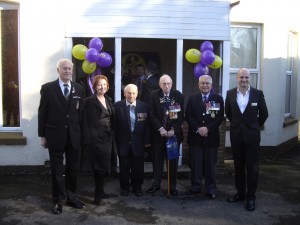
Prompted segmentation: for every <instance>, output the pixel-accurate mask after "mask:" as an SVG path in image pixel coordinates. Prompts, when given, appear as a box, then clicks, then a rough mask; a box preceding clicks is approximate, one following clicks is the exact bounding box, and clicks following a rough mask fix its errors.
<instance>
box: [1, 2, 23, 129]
mask: <svg viewBox="0 0 300 225" xmlns="http://www.w3.org/2000/svg"><path fill="white" fill-rule="evenodd" d="M0 7H1V8H2V10H1V11H0V15H1V17H0V18H1V21H0V23H1V24H0V26H1V29H0V36H1V43H0V51H1V56H0V62H1V63H0V79H1V81H2V85H1V87H0V97H1V98H0V99H1V102H0V131H13V130H19V129H20V104H19V67H18V58H19V57H18V46H19V45H18V43H19V41H18V30H19V28H18V5H13V4H8V3H0Z"/></svg>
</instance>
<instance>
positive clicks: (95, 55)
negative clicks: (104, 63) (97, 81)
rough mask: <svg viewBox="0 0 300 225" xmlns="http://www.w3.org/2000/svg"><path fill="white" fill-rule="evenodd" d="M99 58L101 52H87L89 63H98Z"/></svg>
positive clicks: (94, 50) (91, 50) (86, 57)
mask: <svg viewBox="0 0 300 225" xmlns="http://www.w3.org/2000/svg"><path fill="white" fill-rule="evenodd" d="M98 58H99V52H98V51H97V50H96V49H95V48H89V49H88V50H87V51H86V52H85V59H86V60H87V61H89V62H92V63H93V62H97V60H98Z"/></svg>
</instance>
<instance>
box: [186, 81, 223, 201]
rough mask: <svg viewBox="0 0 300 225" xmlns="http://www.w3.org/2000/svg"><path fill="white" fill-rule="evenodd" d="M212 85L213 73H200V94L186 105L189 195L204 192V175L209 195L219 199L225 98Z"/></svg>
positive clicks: (187, 193)
mask: <svg viewBox="0 0 300 225" xmlns="http://www.w3.org/2000/svg"><path fill="white" fill-rule="evenodd" d="M211 88H212V78H211V77H210V76H209V75H202V76H200V78H199V89H200V93H198V94H194V95H191V96H190V97H189V100H188V104H187V108H186V113H185V119H186V121H187V123H188V125H189V131H188V137H187V143H188V145H189V154H190V157H189V161H190V168H191V188H190V190H188V191H187V192H186V193H185V194H186V195H193V194H196V193H200V192H201V183H202V175H204V177H205V187H206V195H207V197H208V198H209V199H215V198H216V195H215V191H216V171H215V168H216V163H217V156H218V147H219V145H220V134H219V126H220V125H221V123H222V121H223V119H224V101H223V98H222V96H220V95H218V94H214V93H210V92H211Z"/></svg>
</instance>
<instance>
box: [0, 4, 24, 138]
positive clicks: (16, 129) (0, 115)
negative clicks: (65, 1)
mask: <svg viewBox="0 0 300 225" xmlns="http://www.w3.org/2000/svg"><path fill="white" fill-rule="evenodd" d="M0 9H1V11H4V10H16V11H17V15H18V34H17V35H18V46H17V48H18V52H20V26H19V25H20V10H19V4H18V3H9V2H0ZM0 36H1V33H0ZM1 48H2V47H1V44H0V51H2V49H1ZM0 60H1V63H0V80H1V82H3V74H2V58H1V56H0ZM17 63H18V80H19V85H18V88H19V126H18V127H7V126H3V125H4V118H3V89H2V86H3V85H0V99H1V101H0V133H3V132H4V133H7V132H8V133H9V132H21V131H22V116H21V115H22V108H21V88H20V86H21V84H20V81H21V79H20V61H19V56H18V60H17Z"/></svg>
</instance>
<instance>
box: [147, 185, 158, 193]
mask: <svg viewBox="0 0 300 225" xmlns="http://www.w3.org/2000/svg"><path fill="white" fill-rule="evenodd" d="M159 189H160V188H157V187H154V186H152V187H151V188H149V189H148V190H147V191H146V192H147V193H148V194H153V193H155V192H156V191H158V190H159Z"/></svg>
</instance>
